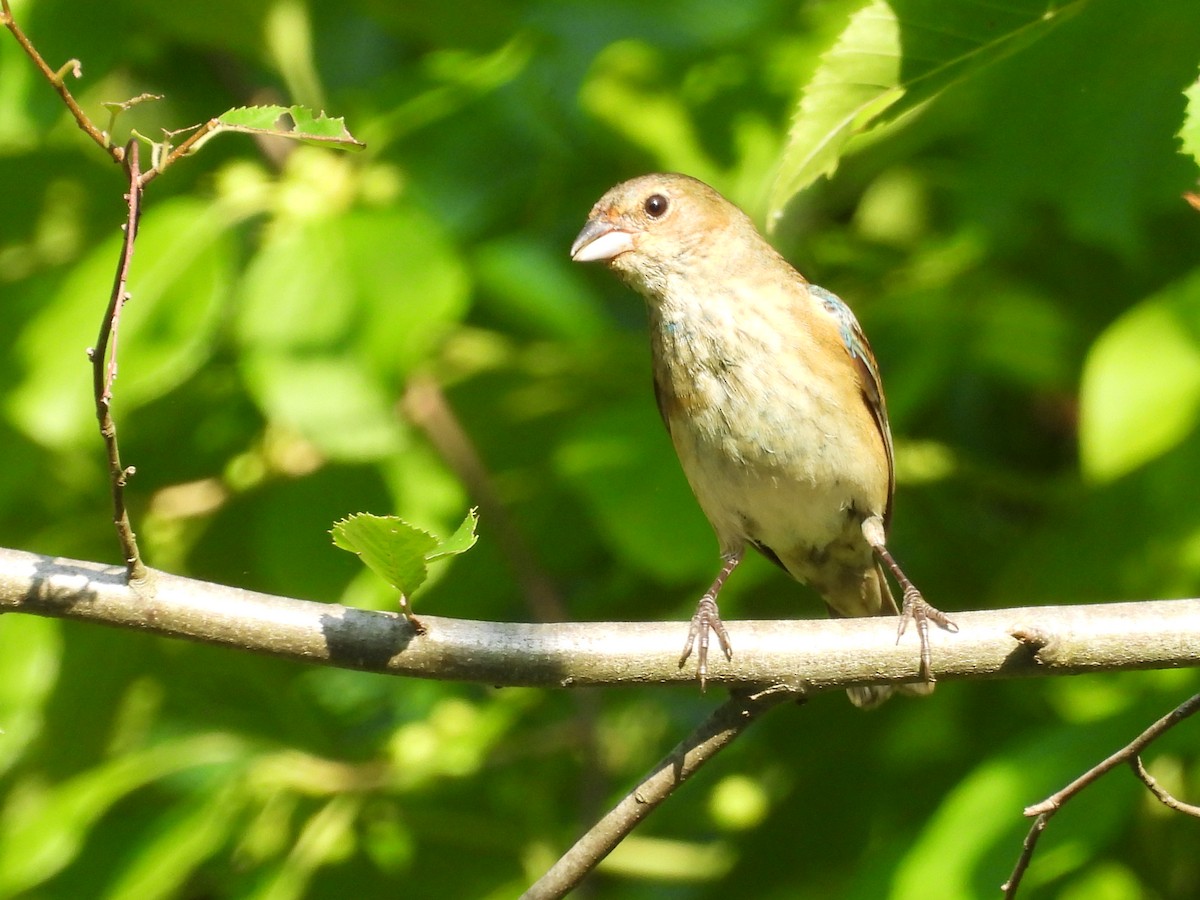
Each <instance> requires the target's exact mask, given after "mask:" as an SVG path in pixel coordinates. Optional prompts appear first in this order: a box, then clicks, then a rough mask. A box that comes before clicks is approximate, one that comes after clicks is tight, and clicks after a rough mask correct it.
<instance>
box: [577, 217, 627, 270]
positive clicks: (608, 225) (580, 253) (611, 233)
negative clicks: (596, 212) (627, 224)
mask: <svg viewBox="0 0 1200 900" xmlns="http://www.w3.org/2000/svg"><path fill="white" fill-rule="evenodd" d="M632 249H633V235H632V234H630V233H629V232H628V231H621V230H620V229H619V228H618V227H617V226H616V225H614V224H613V223H612V222H607V221H605V220H604V219H599V218H597V219H588V222H587V224H586V225H584V226H583V231H581V232H579V237H577V238H575V243H573V244H572V245H571V259H573V260H574V261H575V262H592V261H594V260H598V259H612V258H613V257H614V256H619V255H620V254H622V253H624V252H625V251H626V250H632Z"/></svg>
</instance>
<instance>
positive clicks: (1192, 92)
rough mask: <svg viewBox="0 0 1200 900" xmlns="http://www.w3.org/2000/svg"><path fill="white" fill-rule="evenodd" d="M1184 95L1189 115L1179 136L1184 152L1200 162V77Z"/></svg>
mask: <svg viewBox="0 0 1200 900" xmlns="http://www.w3.org/2000/svg"><path fill="white" fill-rule="evenodd" d="M1183 96H1184V97H1186V98H1187V115H1186V117H1185V118H1184V120H1183V127H1182V128H1181V129H1179V138H1180V140H1182V141H1183V152H1184V153H1186V154H1188V155H1189V156H1191V157H1192V159H1194V160H1195V161H1196V162H1197V163H1200V78H1197V79H1196V81H1195V83H1194V84H1193V85H1192V86H1191V87H1190V88H1188V89H1187V90H1186V91H1184V92H1183Z"/></svg>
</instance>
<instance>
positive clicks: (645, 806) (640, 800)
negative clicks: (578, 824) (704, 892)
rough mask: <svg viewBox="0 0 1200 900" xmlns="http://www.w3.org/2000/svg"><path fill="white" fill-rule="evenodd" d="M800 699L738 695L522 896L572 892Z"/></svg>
mask: <svg viewBox="0 0 1200 900" xmlns="http://www.w3.org/2000/svg"><path fill="white" fill-rule="evenodd" d="M802 696H803V695H802V694H800V693H798V692H796V691H794V690H791V689H787V688H770V689H768V690H765V691H761V692H759V693H754V694H746V693H738V694H735V695H734V696H732V697H731V698H730V699H729V700H727V701H726V702H725V703H724V704H722V705H721V706H720V707H718V708H717V709H716V710H715V711H714V712H713V713H712V715H710V716H709V717H708V718H707V719H706V720H705V721H704V722H702V723H701V724H700V726H699V727H698V728H697V729H696V730H695V731H693V732H692V733H691V734H689V735H688V736H687V737H686V738H684V739H683V740H682V741H680V742H679V743H678V744H677V745H676V746H675V748H674V749H673V750H672V751H671V752H670V753H668V754H667V755H666V756H665V757H663V758H662V760H660V761H659V763H658V764H657V765H656V766H655V767H654V768H653V769H651V770H650V773H649V774H648V775H647V776H646V777H645V778H643V779H642V780H641V782H639V783H638V785H637V786H636V787H635V788H634V789H633V790H631V791H630V792H629V793H628V794H626V795H625V796H624V797H622V798H621V800H620V802H619V803H617V805H616V806H614V807H613V808H612V810H610V811H609V813H608V814H607V815H605V816H604V818H602V819H601V820H600V821H599V822H597V823H596V824H595V825H593V826H592V827H591V828H590V829H588V831H587V833H586V834H585V835H583V837H581V838H580V839H579V840H578V841H576V842H575V845H574V846H573V847H572V848H571V849H570V850H568V851H567V852H566V853H564V854H563V855H562V857H561V858H560V859H559V860H558V862H556V863H555V864H554V865H553V866H551V867H550V869H549V870H548V871H547V872H546V874H545V875H543V876H542V877H541V878H539V879H538V880H537V881H536V882H535V883H534V884H533V885H532V886H531V887H530V888H529V890H527V891H526V892H525V893H524V894H523V895H522V900H555V898H558V897H563V896H565V895H566V894H567V892H568V891H570V890H572V889H574V888H575V887H576V886H577V885H578V884H579V882H580V881H582V880H583V878H584V877H585V876H586V875H587V874H588V873H589V872H591V871H592V869H594V868H595V867H596V866H597V865H598V864H599V863H600V861H601V860H603V859H604V858H605V857H606V856H608V854H609V853H611V852H612V851H613V849H614V848H615V847H616V846H617V844H619V843H620V842H621V841H622V840H624V839H625V837H626V836H627V835H628V834H629V833H630V832H631V831H633V829H634V828H636V827H637V826H638V824H639V823H640V822H641V821H642V820H643V819H644V818H646V816H648V815H650V813H651V812H653V811H654V810H655V809H657V808H658V806H659V804H660V803H662V802H663V801H664V800H666V799H667V798H668V797H670V796H671V794H673V793H674V792H675V791H676V790H677V789H678V788H679V787H680V785H682V784H683V783H684V782H685V781H687V780H688V779H689V778H690V777H691V776H692V775H694V774H695V773H696V770H697V769H699V768H700V767H701V766H702V765H704V764H705V763H706V762H708V761H709V760H711V759H712V758H713V757H714V756H716V755H717V754H718V753H720V752H721V751H722V750H724V749H725V748H726V747H728V746H729V745H730V744H731V743H732V742H733V741H734V740H735V739H736V738H737V737H738V736H739V735H741V734H742V732H744V731H745V730H746V729H747V728H749V727H750V725H751V724H752V723H753V722H754V721H756V720H757V719H758V718H759V717H760V716H761V715H762V714H763V713H765V712H767V711H768V710H770V709H772V708H774V707H775V706H778V705H779V704H780V703H783V702H784V701H786V700H796V699H799V698H801V697H802Z"/></svg>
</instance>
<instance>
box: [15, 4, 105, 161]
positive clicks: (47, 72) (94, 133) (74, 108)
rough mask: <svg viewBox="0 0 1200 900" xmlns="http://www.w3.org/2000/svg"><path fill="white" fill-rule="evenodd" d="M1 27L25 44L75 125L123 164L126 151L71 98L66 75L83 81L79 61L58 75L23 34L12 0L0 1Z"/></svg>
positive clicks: (60, 70)
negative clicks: (114, 144)
mask: <svg viewBox="0 0 1200 900" xmlns="http://www.w3.org/2000/svg"><path fill="white" fill-rule="evenodd" d="M0 24H3V25H4V27H5V28H7V29H8V30H9V31H10V32H12V36H13V37H14V38H16V40H17V43H18V44H20V45H21V49H22V50H24V51H25V55H26V56H28V57H29V58H30V59H31V60H33V64H34V65H35V66H37V69H38V71H39V72H41V73H42V75H43V77H44V78H45V79H46V80H47V81H48V82H50V86H51V87H52V88H54V90H55V91H57V92H58V95H59V96H60V97H61V98H62V101H63V103H64V104H65V105H66V107H67V109H68V110H70V112H71V115H72V116H73V117H74V119H75V124H76V125H78V126H79V127H80V128H81V129H82V130H83V131H84V132H85V133H86V134H87V135H88V137H90V138H91V139H92V140H93V141H95V142H96V143H97V144H99V145H100V148H101V149H102V150H104V152H105V153H107V154H108V155H109V156H111V157H112V158H113V160H114V161H115V162H118V163H119V162H122V161H123V158H124V155H125V152H124V151H123V150H122V149H121V148H120V147H116V146H113V144H112V142H111V140H109V136H108V135H106V134H105V133H104V132H103V131H101V130H100V129H99V128H97V127H96V126H95V125H94V124H93V123H92V120H91V119H89V118H88V116H87V113H85V112H84V111H83V109H82V108H81V107H80V105H79V104H78V103H77V102H76V100H75V98H74V97H73V96H72V95H71V91H70V89H68V88H67V83H66V79H65V77H64V73H66V72H71V73H72V74H74V76H75V77H76V78H79V77H80V76H81V74H82V68H81V66H80V63H79V60H77V59H72V60H69V61H68V62H67V63H66V65H64V66H62V67H61V68H60V69H59V70H58V71H57V72H56V71H55V70H54V69H52V68H50V66H49V65H48V64H47V63H46V60H44V59H43V58H42V55H41V54H40V53H38V51H37V48H36V47H34V46H33V44H32V43H31V42H30V40H29V38H27V37H26V36H25V32H23V31H22V30H21V29H20V27H19V26H18V25H17V22H16V20H15V19H14V18H13V14H12V9H11V8H10V7H9V5H8V0H0Z"/></svg>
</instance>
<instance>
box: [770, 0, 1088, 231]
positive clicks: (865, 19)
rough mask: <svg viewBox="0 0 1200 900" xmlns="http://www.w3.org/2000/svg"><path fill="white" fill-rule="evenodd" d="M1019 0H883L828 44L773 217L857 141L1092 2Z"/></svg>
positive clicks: (792, 142)
mask: <svg viewBox="0 0 1200 900" xmlns="http://www.w3.org/2000/svg"><path fill="white" fill-rule="evenodd" d="M1086 2H1087V0H1070V2H1067V3H1065V4H1062V5H1058V6H1055V5H1054V4H1051V6H1050V8H1049V9H1047V5H1046V3H1045V2H1044V0H1015V2H1012V3H1006V4H1004V5H1003V6H997V5H996V4H994V3H991V2H989V0H955V2H951V3H947V2H943V0H892V2H885V0H874V2H872V3H869V4H868V5H867V6H865V7H863V8H862V9H860V10H859V11H858V12H857V13H855V14H854V15H853V16H852V17H851V19H850V22H849V24H848V25H847V26H846V28H845V29H844V30H843V31H842V34H841V36H840V37H839V38H838V40H837V42H836V43H835V44H834V45H833V47H832V48H831V49H830V50H829V51H828V52H827V53H825V55H824V56H823V57H822V59H821V64H820V66H818V67H817V70H816V71H815V72H814V73H813V76H812V79H811V80H810V81H809V83H808V85H807V87H806V88H805V90H804V95H803V97H802V99H801V100H800V106H799V109H798V111H797V113H796V118H795V120H794V121H793V123H792V129H791V133H790V134H789V136H788V141H787V146H786V147H785V149H784V152H783V156H782V159H781V162H780V167H779V172H778V175H777V176H776V178H775V184H774V186H773V187H772V189H771V197H770V209H769V221H770V222H771V223H772V224H774V223H775V222H777V221H778V219H779V218H780V216H781V215H782V214H783V211H784V209H785V207H786V206H787V204H788V203H789V202H790V201H791V199H792V198H793V197H795V196H796V194H798V193H799V192H800V191H802V190H803V189H804V188H805V187H807V186H808V185H810V184H811V183H812V182H814V181H815V180H816V179H817V178H819V177H820V176H822V175H830V174H832V173H833V172H834V170H835V169H837V166H838V163H839V162H840V161H841V157H842V155H843V153H844V151H845V150H846V148H847V145H848V144H849V143H850V141H851V140H852V139H853V138H855V137H857V136H860V135H863V134H865V133H867V132H868V131H869V130H870V129H872V128H874V127H877V126H879V125H882V124H885V123H888V122H892V121H895V120H896V119H897V118H899V117H900V116H902V115H904V114H905V113H909V112H912V111H913V110H915V109H917V107H919V106H920V105H921V104H923V103H925V102H927V101H929V100H931V99H933V98H934V97H936V96H937V95H938V94H940V93H941V92H942V91H944V90H946V89H947V88H948V87H950V86H951V85H953V84H954V83H955V82H956V81H958V80H959V79H961V78H964V77H967V76H969V75H974V74H976V73H977V72H979V71H981V70H983V69H985V68H986V67H987V66H989V65H991V64H993V63H995V62H996V61H997V60H999V59H1001V58H1003V57H1004V56H1007V55H1008V54H1010V53H1012V52H1013V51H1015V50H1018V49H1020V48H1021V47H1024V46H1026V45H1027V44H1029V43H1031V42H1032V41H1034V40H1037V39H1039V38H1041V37H1043V36H1044V35H1045V34H1046V33H1047V32H1048V31H1049V30H1050V29H1051V28H1053V27H1054V26H1055V25H1057V24H1058V23H1060V22H1062V21H1063V20H1064V19H1066V18H1067V16H1068V15H1071V14H1073V13H1075V12H1077V11H1078V10H1079V9H1081V8H1082V7H1083V5H1084V4H1085V3H1086Z"/></svg>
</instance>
